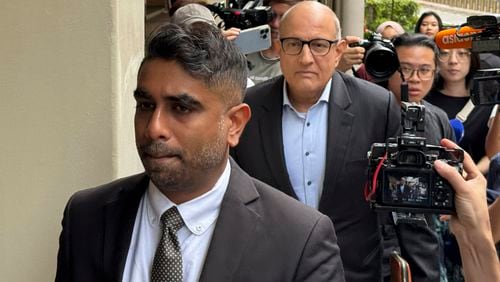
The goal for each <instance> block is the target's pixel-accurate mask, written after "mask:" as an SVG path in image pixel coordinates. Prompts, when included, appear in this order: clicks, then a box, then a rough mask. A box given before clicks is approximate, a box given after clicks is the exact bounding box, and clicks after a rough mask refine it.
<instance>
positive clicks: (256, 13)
mask: <svg viewBox="0 0 500 282" xmlns="http://www.w3.org/2000/svg"><path fill="white" fill-rule="evenodd" d="M261 4H262V2H261V1H248V2H246V4H245V5H243V6H241V7H240V4H239V3H237V2H234V3H230V5H229V6H228V7H225V5H224V4H222V3H217V4H213V5H208V6H207V7H208V8H209V9H210V10H211V11H212V12H214V13H216V14H217V15H218V16H219V17H220V18H221V19H222V21H223V22H224V28H225V29H228V28H231V27H237V28H239V29H247V28H252V27H257V26H261V25H265V24H267V23H268V22H270V21H271V20H272V19H273V12H272V10H271V7H269V6H262V5H261Z"/></svg>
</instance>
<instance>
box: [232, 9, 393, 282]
mask: <svg viewBox="0 0 500 282" xmlns="http://www.w3.org/2000/svg"><path fill="white" fill-rule="evenodd" d="M279 31H280V42H281V50H280V58H281V59H280V64H281V70H282V72H283V75H282V76H279V77H276V78H274V79H272V80H270V81H266V82H263V83H262V84H258V85H256V86H255V87H253V88H251V89H248V91H247V94H246V98H245V102H246V103H248V104H249V105H250V107H251V109H252V117H251V119H250V121H249V123H248V124H247V127H246V128H245V131H244V132H243V135H242V137H241V139H240V143H239V145H238V146H237V147H236V148H234V150H233V151H232V154H233V157H234V158H235V160H236V161H237V162H239V164H240V165H241V167H242V168H243V169H244V170H246V171H247V172H248V173H249V174H250V175H252V176H254V177H256V178H257V179H260V180H262V181H263V182H266V183H268V184H270V185H271V186H274V187H276V188H277V189H279V190H281V191H283V192H285V193H286V194H288V195H290V196H292V197H294V198H295V199H297V200H299V201H301V202H303V203H305V204H307V205H309V206H311V207H314V208H316V209H318V210H319V211H320V212H322V213H323V214H326V215H328V216H329V217H330V219H331V220H332V222H333V223H334V225H335V230H336V232H337V238H338V244H339V247H340V254H341V258H342V263H343V265H344V271H345V275H346V281H370V282H373V281H380V280H381V277H382V275H381V257H382V248H381V236H380V233H379V224H378V220H377V216H376V214H375V213H374V212H373V211H372V210H371V209H370V207H369V204H368V203H367V202H366V201H365V200H364V197H363V186H364V183H365V180H366V167H367V165H368V160H367V157H366V153H367V151H369V149H370V146H371V144H372V143H374V142H385V141H386V139H387V138H388V137H390V136H395V135H396V134H397V133H398V130H399V124H400V109H399V106H398V103H397V101H396V99H394V96H393V95H391V94H390V93H389V91H387V90H386V89H383V88H381V87H379V86H377V85H374V84H372V83H369V82H366V81H363V80H360V79H357V78H354V77H352V76H349V75H344V74H343V73H339V72H337V71H336V67H337V64H338V63H339V60H340V57H341V56H342V53H343V51H344V49H345V48H346V42H345V41H344V40H342V39H340V38H341V31H340V25H339V21H338V19H337V17H336V15H335V13H333V11H332V10H331V9H330V8H328V7H327V6H325V5H323V4H321V3H319V2H316V1H304V2H300V3H298V4H296V5H295V6H293V7H292V8H291V9H290V10H288V12H287V13H285V15H284V16H283V18H282V20H281V25H280V30H279Z"/></svg>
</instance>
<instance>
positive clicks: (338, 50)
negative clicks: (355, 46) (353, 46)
mask: <svg viewBox="0 0 500 282" xmlns="http://www.w3.org/2000/svg"><path fill="white" fill-rule="evenodd" d="M346 48H347V41H345V39H340V41H339V42H338V43H337V45H335V48H334V51H335V57H334V64H335V67H337V66H338V64H339V62H340V59H341V58H342V56H343V55H344V51H345V49H346Z"/></svg>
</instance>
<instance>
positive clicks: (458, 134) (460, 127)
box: [450, 118, 465, 143]
mask: <svg viewBox="0 0 500 282" xmlns="http://www.w3.org/2000/svg"><path fill="white" fill-rule="evenodd" d="M450 125H451V128H453V131H454V132H455V138H456V141H457V143H460V141H462V138H464V133H465V128H464V124H463V123H462V122H461V121H460V120H458V119H456V118H454V119H450Z"/></svg>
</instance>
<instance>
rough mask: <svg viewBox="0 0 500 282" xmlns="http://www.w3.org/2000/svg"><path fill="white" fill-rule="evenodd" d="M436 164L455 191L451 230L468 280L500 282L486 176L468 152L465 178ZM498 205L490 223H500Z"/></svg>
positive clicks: (444, 143) (452, 145)
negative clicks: (487, 201) (454, 212)
mask: <svg viewBox="0 0 500 282" xmlns="http://www.w3.org/2000/svg"><path fill="white" fill-rule="evenodd" d="M441 145H442V146H444V147H447V148H450V149H451V148H456V147H457V145H456V144H455V143H453V142H451V141H450V140H447V139H444V140H442V141H441ZM434 165H435V169H436V171H437V172H438V173H439V174H440V175H441V176H442V177H444V178H445V179H446V180H448V181H449V182H450V184H451V186H452V187H453V189H454V190H455V192H456V195H455V207H456V215H452V216H451V219H450V227H451V231H452V232H453V234H455V237H456V238H457V241H458V246H459V248H460V253H461V257H462V263H463V273H464V276H465V280H466V281H468V282H471V281H472V282H474V281H478V282H479V281H480V282H483V281H500V265H499V261H498V256H497V253H496V250H495V244H494V241H493V235H492V228H491V225H490V214H489V213H488V205H487V203H486V180H485V178H484V176H483V175H482V173H481V171H480V170H479V168H478V167H477V166H476V165H475V164H474V161H473V160H472V158H471V157H470V156H469V154H467V153H465V158H464V170H465V172H466V173H467V176H466V178H465V179H464V178H463V177H462V175H460V174H459V173H458V172H457V170H456V169H455V168H454V167H451V166H449V165H447V164H446V163H444V162H441V161H439V160H438V161H436V162H435V163H434ZM499 205H500V204H499V203H498V200H497V202H496V203H495V204H494V205H493V206H492V207H493V209H492V212H491V216H495V218H492V219H491V222H495V225H497V224H498V221H499V220H500V218H498V215H499V212H498V209H499V208H500V206H499ZM496 231H498V230H496ZM495 236H498V234H495ZM497 240H498V237H497Z"/></svg>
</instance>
